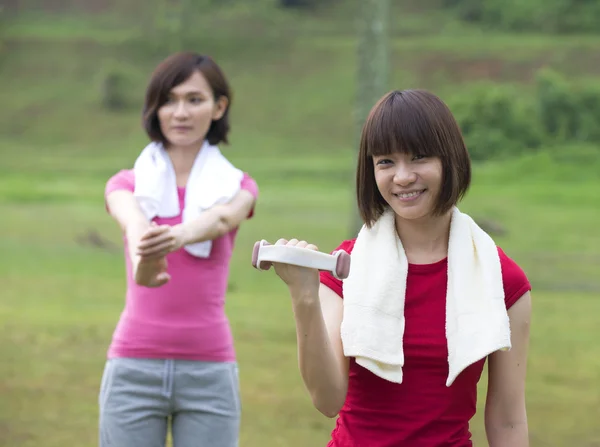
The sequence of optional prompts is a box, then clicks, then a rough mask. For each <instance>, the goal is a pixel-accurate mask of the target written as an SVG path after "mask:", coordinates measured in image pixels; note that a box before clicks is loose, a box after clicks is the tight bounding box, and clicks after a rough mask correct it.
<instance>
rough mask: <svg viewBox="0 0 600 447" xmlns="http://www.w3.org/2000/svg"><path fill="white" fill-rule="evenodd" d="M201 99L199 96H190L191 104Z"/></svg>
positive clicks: (197, 102) (199, 101)
mask: <svg viewBox="0 0 600 447" xmlns="http://www.w3.org/2000/svg"><path fill="white" fill-rule="evenodd" d="M202 101H203V99H202V98H200V97H199V96H193V97H192V98H190V102H191V103H192V104H200V103H201V102H202Z"/></svg>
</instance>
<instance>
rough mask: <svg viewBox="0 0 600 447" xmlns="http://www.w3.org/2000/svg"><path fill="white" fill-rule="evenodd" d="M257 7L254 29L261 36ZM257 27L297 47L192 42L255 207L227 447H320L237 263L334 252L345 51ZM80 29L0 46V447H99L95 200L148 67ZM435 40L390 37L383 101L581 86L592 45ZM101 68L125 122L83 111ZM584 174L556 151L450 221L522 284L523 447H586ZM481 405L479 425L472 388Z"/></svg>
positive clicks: (461, 37) (350, 53) (598, 414)
mask: <svg viewBox="0 0 600 447" xmlns="http://www.w3.org/2000/svg"><path fill="white" fill-rule="evenodd" d="M129 3H131V2H129ZM415 3H416V2H415ZM260 4H261V5H262V6H261V7H260V8H258V10H257V11H258V12H257V13H256V15H255V17H254V19H253V20H255V22H256V23H259V24H261V23H262V24H264V23H265V21H267V18H268V17H269V16H268V9H267V7H266V6H264V5H266V3H265V2H260ZM242 12H243V11H242ZM242 12H240V11H237V10H231V11H229V12H227V11H225V12H223V13H222V17H221V16H220V20H221V21H222V22H220V23H221V25H223V23H225V24H227V23H233V22H234V21H235V23H238V22H239V23H241V20H242V19H241V18H240V17H242V15H243V14H242ZM274 17H275V18H276V20H275V19H274V25H273V26H275V27H276V26H280V28H278V29H280V31H281V30H283V29H285V28H283V27H284V26H292V25H293V27H292V30H293V31H294V33H295V34H294V33H292V34H294V36H301V37H302V38H301V39H300V38H298V39H294V38H293V36H292V37H288V38H282V39H281V45H280V46H279V47H275V46H273V47H269V48H272V49H273V51H272V52H269V51H260V45H262V44H261V42H265V41H268V42H272V41H273V39H272V38H270V37H269V36H266V37H265V36H264V35H263V36H262V37H260V36H259V37H257V38H256V40H255V41H251V42H250V43H248V48H246V47H243V46H242V45H241V44H240V42H241V41H240V40H239V36H237V35H236V37H235V38H231V41H230V42H229V44H231V45H230V46H227V45H228V44H226V43H221V44H219V45H221V46H217V44H216V43H215V42H216V39H213V40H210V39H208V40H207V42H208V44H207V45H208V47H209V48H220V49H222V51H220V52H219V57H218V59H219V60H222V63H223V65H224V67H225V68H226V70H227V71H228V72H229V73H230V77H231V81H232V84H233V85H234V88H235V98H234V109H233V118H234V132H233V135H232V145H231V147H230V148H227V149H225V151H226V153H227V154H228V155H229V156H230V159H231V160H232V161H233V162H234V163H235V164H237V165H238V166H239V167H241V168H243V169H245V170H247V171H248V172H249V173H250V174H251V175H253V176H254V177H255V178H256V179H257V181H258V183H259V187H260V191H261V196H260V202H259V205H258V208H257V211H256V216H255V218H254V219H252V220H250V221H248V222H246V223H245V224H244V226H243V227H242V229H241V230H240V233H239V237H238V240H237V246H236V247H237V248H236V251H235V254H234V258H233V264H232V271H231V278H230V287H229V293H228V297H227V299H228V301H227V309H228V314H229V316H230V319H231V323H232V326H233V330H234V334H235V337H236V341H237V344H236V349H237V353H238V357H239V362H240V373H241V382H242V393H243V408H244V412H243V428H242V442H241V446H243V447H258V446H260V447H263V446H269V447H271V446H273V447H275V446H285V447H296V446H297V447H300V446H302V447H305V446H311V447H312V446H315V447H318V446H324V445H325V444H326V442H327V439H328V436H329V432H330V431H331V429H332V427H333V425H334V422H333V421H332V420H328V419H326V418H324V417H322V416H320V415H319V414H318V413H317V411H316V410H314V409H313V408H312V405H311V404H310V401H309V398H308V395H307V394H306V392H305V390H304V387H303V384H302V382H301V379H300V376H299V372H298V368H297V363H296V346H295V332H294V326H293V319H292V314H291V309H290V304H289V299H288V297H287V296H286V290H285V288H284V286H283V284H282V283H281V282H280V281H279V280H277V279H276V278H275V277H274V274H273V272H258V271H256V270H254V269H252V267H251V265H250V255H251V250H252V246H253V244H254V242H255V241H256V240H258V239H262V238H265V239H267V240H271V241H274V240H276V239H277V238H279V237H300V238H303V239H307V240H310V241H314V242H315V243H317V245H318V246H319V247H320V248H321V249H322V250H324V251H328V250H331V249H333V248H335V246H336V245H337V244H338V243H339V242H340V241H341V240H342V239H345V238H348V237H350V236H351V232H350V228H351V219H350V217H351V215H352V209H353V208H352V207H353V192H354V191H353V169H354V165H353V151H352V148H353V147H354V135H355V132H354V127H353V124H354V121H353V115H352V105H353V101H354V90H353V89H354V81H355V79H354V76H355V69H354V60H353V57H354V46H353V42H352V40H349V38H348V36H347V35H345V34H344V33H343V32H342V31H343V30H347V26H345V27H344V26H343V25H344V24H343V23H339V22H331V23H330V22H327V21H326V20H321V21H319V20H317V19H316V18H311V17H302V20H303V21H302V22H301V24H297V22H296V21H294V20H292V18H290V17H288V16H284V15H283V14H281V13H277V14H276V15H274ZM436 17H437V16H436ZM81 20H83V19H78V20H75V19H68V18H67V19H63V20H58V21H56V22H53V23H49V22H48V19H44V18H43V17H41V18H40V16H35V17H34V16H30V17H25V18H24V19H20V20H18V21H15V22H14V23H13V24H12V25H11V26H8V29H7V31H6V35H7V36H8V37H7V39H8V41H7V44H6V47H7V48H8V49H9V51H7V52H1V51H3V50H0V55H1V56H2V70H1V71H0V81H1V82H2V83H3V85H5V86H6V85H10V88H5V89H2V90H1V91H0V100H2V102H3V104H4V105H5V107H3V109H2V111H0V116H1V119H0V156H1V158H0V160H1V162H0V216H2V218H1V219H0V253H2V254H3V256H0V280H1V281H2V285H3V287H2V292H1V293H0V341H1V342H0V356H1V358H2V359H3V361H2V362H0V392H1V396H2V399H0V446H6V447H13V446H14V447H17V446H18V447H40V446H44V447H58V446H61V447H62V446H64V445H77V446H81V447H91V446H94V445H97V441H96V424H97V394H98V388H99V384H100V376H101V374H102V366H103V362H104V356H105V352H106V349H107V347H108V344H109V342H110V337H111V335H112V331H113V329H114V326H115V324H116V321H117V319H118V317H119V313H120V311H121V309H122V306H123V300H124V284H125V281H124V278H123V271H124V265H123V256H122V248H121V245H120V244H121V242H120V235H119V233H118V230H117V227H116V225H115V224H114V223H113V222H112V221H111V219H110V218H109V217H108V216H107V215H106V213H105V211H104V205H103V188H104V184H105V182H106V180H107V179H108V177H109V176H110V175H112V174H113V173H115V172H116V171H117V170H118V169H121V168H122V167H127V166H131V165H132V164H133V161H134V159H135V156H136V155H137V153H138V152H139V150H140V149H141V147H142V145H143V144H144V142H145V139H144V135H143V134H142V132H141V130H140V126H139V114H138V112H137V110H138V109H139V105H140V98H141V95H142V93H143V83H144V82H145V80H146V76H147V74H146V71H144V70H147V69H148V68H149V67H151V66H152V65H153V64H154V62H155V61H156V56H155V55H146V56H144V55H140V53H137V52H135V53H129V52H130V51H131V49H132V48H135V47H133V46H131V45H130V42H131V39H135V38H136V33H137V32H138V31H137V30H136V29H133V28H132V29H131V30H129V31H128V30H127V29H124V27H123V26H120V27H119V26H117V25H115V23H117V24H118V23H119V22H118V21H117V20H116V19H114V20H113V21H110V20H108V19H106V20H104V21H103V20H101V19H97V20H95V21H93V22H90V23H89V26H85V22H81ZM86 20H87V19H86ZM228 21H229V22H228ZM107 23H108V24H107ZM111 23H112V24H113V25H112V27H113V28H114V29H113V31H114V32H109V31H107V29H108V28H110V26H109V24H111ZM435 23H436V24H438V23H445V26H444V27H442V28H441V29H443V30H444V31H443V32H439V33H438V34H430V33H429V34H428V33H426V31H427V30H429V29H431V26H432V25H431V23H429V22H426V20H425V19H424V16H422V15H421V16H420V15H418V14H417V13H416V12H415V14H414V16H411V21H408V22H406V23H405V24H403V25H402V26H404V27H405V28H402V29H401V30H400V31H405V32H406V35H401V34H402V33H400V32H397V33H396V34H397V35H396V36H395V38H394V41H393V45H392V48H393V56H394V57H393V66H394V73H393V82H394V87H399V88H404V87H415V86H419V87H429V88H432V89H435V90H436V91H438V92H441V93H445V94H460V93H461V92H464V91H467V90H466V89H468V87H469V84H470V83H471V82H472V81H474V80H480V79H485V80H492V81H496V82H511V83H512V82H518V83H520V85H522V86H523V88H524V89H526V88H528V85H529V84H530V82H531V80H532V76H533V74H534V72H535V70H536V69H537V68H539V67H541V66H544V65H551V66H554V67H557V68H558V69H560V70H561V71H562V72H563V73H565V74H567V75H570V76H572V77H574V76H575V75H577V76H580V77H586V76H593V75H595V74H597V71H598V68H597V67H598V64H597V63H594V61H597V58H598V56H597V55H598V54H600V53H599V52H598V50H599V49H600V39H597V38H596V39H594V38H590V37H587V38H582V39H579V38H577V39H575V38H553V37H548V36H544V37H540V36H511V35H500V34H495V35H489V36H487V35H486V36H485V39H483V38H482V37H481V34H480V33H479V32H478V31H477V30H472V29H466V28H465V29H463V28H461V27H458V26H456V24H455V23H454V22H452V21H450V20H447V21H445V22H444V21H443V18H439V17H437V18H435ZM205 24H206V26H207V27H209V28H207V30H206V34H207V35H208V34H210V32H211V28H210V26H211V25H210V23H209V22H206V23H205ZM215 26H216V25H215ZM223 29H225V28H222V27H221V28H219V30H220V31H219V30H217V29H216V28H215V30H214V31H215V32H217V31H218V32H220V33H221V34H223V33H224V32H225V31H223ZM273 32H274V31H273ZM238 33H239V34H242V33H243V31H240V30H238ZM235 39H238V40H235ZM261 39H262V40H261ZM269 39H270V40H269ZM234 44H235V45H234ZM128 45H129V46H128ZM211 45H213V47H211ZM270 45H275V44H273V43H270ZM238 47H239V48H238ZM246 50H247V51H248V53H247V54H246V53H244V51H246ZM129 55H131V57H129ZM111 64H113V65H114V64H120V66H122V67H125V68H126V69H127V70H129V71H130V73H131V76H132V79H133V83H132V88H131V89H130V91H128V97H130V98H131V100H132V101H133V104H132V108H131V109H128V110H125V111H123V112H121V113H109V112H106V111H105V110H103V109H102V108H101V107H100V105H99V86H100V82H101V79H102V75H103V73H105V70H106V66H112V65H111ZM597 154H598V152H597V148H589V147H573V148H571V147H569V148H560V149H553V150H547V151H545V152H543V153H539V154H533V155H523V156H522V157H519V158H518V159H512V160H505V161H502V162H496V163H490V164H488V165H485V166H477V167H476V168H475V175H474V184H473V187H472V190H471V191H470V193H469V194H468V196H467V199H466V200H465V202H464V203H463V204H462V205H461V208H462V209H463V210H465V211H467V212H469V213H471V214H472V215H473V216H474V217H475V218H478V219H487V220H492V221H493V222H494V223H495V224H496V225H499V226H500V227H502V229H503V234H502V235H499V236H498V237H497V242H498V243H499V245H501V246H502V247H503V248H504V249H505V251H506V252H507V253H508V254H509V256H511V257H513V258H514V259H515V260H516V261H517V262H519V263H520V264H521V265H522V266H523V268H524V269H525V271H526V272H527V274H528V275H529V277H530V279H531V281H532V283H533V287H534V290H533V296H534V306H535V307H534V317H533V326H532V331H533V332H532V341H531V350H530V352H531V355H530V363H529V376H528V388H527V393H528V407H529V420H530V430H531V442H532V444H531V445H532V447H564V446H569V447H571V446H572V447H592V446H597V445H600V428H599V426H598V420H599V419H600V410H599V408H600V388H598V386H597V384H598V383H600V346H599V345H598V343H597V342H596V339H597V337H595V336H594V333H595V332H596V330H595V327H596V322H597V315H598V314H600V300H598V294H599V292H600V276H599V275H598V271H599V269H600V254H599V253H600V235H599V233H598V231H597V222H598V221H600V208H599V207H598V203H600V163H599V161H598V157H597ZM484 377H485V375H484ZM481 390H482V394H480V406H481V407H482V405H483V403H484V396H485V394H484V393H483V392H484V390H485V378H484V379H483V380H482V383H481ZM472 431H473V433H474V439H475V445H476V446H480V445H486V443H485V434H484V430H483V423H482V414H481V412H480V413H479V414H478V415H477V416H476V417H475V419H474V421H473V423H472Z"/></svg>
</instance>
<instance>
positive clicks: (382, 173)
mask: <svg viewBox="0 0 600 447" xmlns="http://www.w3.org/2000/svg"><path fill="white" fill-rule="evenodd" d="M373 165H374V169H375V182H376V183H377V188H378V189H379V192H380V194H381V196H382V197H383V199H384V200H385V201H386V202H387V203H388V204H389V205H390V206H391V207H392V209H393V210H394V211H395V212H396V214H397V215H398V217H399V218H401V219H406V220H414V219H420V218H423V217H427V216H430V215H431V213H432V211H433V210H434V208H435V204H436V200H437V198H438V196H439V193H440V188H441V185H442V162H441V160H440V159H439V158H437V157H423V156H420V155H413V154H403V153H394V154H389V155H379V156H374V157H373Z"/></svg>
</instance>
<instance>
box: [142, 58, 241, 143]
mask: <svg viewBox="0 0 600 447" xmlns="http://www.w3.org/2000/svg"><path fill="white" fill-rule="evenodd" d="M197 71H198V72H200V73H201V74H202V75H203V76H204V77H205V78H206V81H207V82H208V84H209V85H210V87H211V89H212V91H213V95H214V99H215V101H216V100H218V99H219V98H220V97H222V96H225V97H226V98H227V100H228V105H227V109H226V110H225V113H224V114H223V116H222V117H221V118H220V119H218V120H213V122H212V123H211V124H210V128H209V129H208V133H207V134H206V139H207V140H208V142H209V143H210V144H215V145H216V144H218V143H220V142H224V143H229V141H228V140H227V134H228V133H229V127H230V126H229V108H230V106H231V99H232V94H231V89H230V87H229V84H228V82H227V79H226V78H225V75H224V73H223V71H222V70H221V68H220V67H219V66H218V65H217V64H216V62H215V61H214V60H213V59H212V58H211V57H210V56H206V55H202V54H197V53H193V52H178V53H175V54H172V55H170V56H169V57H167V58H166V59H164V60H163V61H162V62H161V63H160V64H158V66H157V67H156V68H155V69H154V71H153V73H152V75H151V77H150V82H149V83H148V86H147V88H146V97H145V100H144V107H143V111H142V123H143V126H144V129H145V130H146V133H147V134H148V136H149V137H150V139H151V140H152V141H157V142H161V143H163V144H164V145H165V146H166V145H167V143H168V142H167V140H166V138H165V136H164V135H163V133H162V131H161V130H160V123H159V120H158V109H160V108H161V107H162V106H163V105H164V104H165V103H166V102H167V99H168V97H169V93H170V92H171V89H173V88H174V87H176V86H178V85H179V84H181V83H182V82H185V81H186V80H187V79H188V78H189V77H190V76H191V75H193V74H194V73H195V72H197Z"/></svg>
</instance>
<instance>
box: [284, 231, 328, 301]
mask: <svg viewBox="0 0 600 447" xmlns="http://www.w3.org/2000/svg"><path fill="white" fill-rule="evenodd" d="M275 245H285V246H288V247H300V248H307V249H309V250H315V251H316V250H318V248H317V246H316V245H314V244H309V243H308V242H306V241H299V240H298V239H291V240H289V241H287V240H285V239H279V240H278V241H277V242H276V243H275ZM273 268H274V269H275V273H277V276H279V277H280V278H281V280H282V281H283V282H284V283H286V285H287V286H288V288H289V289H290V292H291V294H292V296H314V297H317V298H318V293H319V270H317V269H311V268H308V267H299V266H297V265H291V264H284V263H280V262H273Z"/></svg>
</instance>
